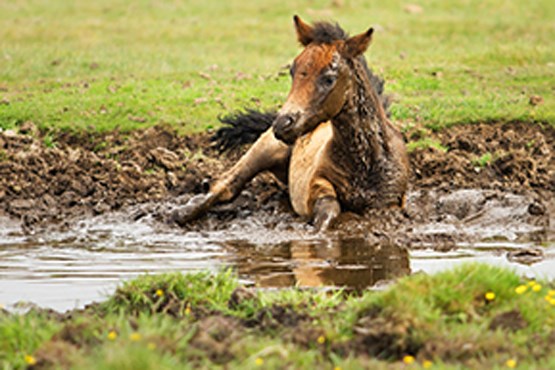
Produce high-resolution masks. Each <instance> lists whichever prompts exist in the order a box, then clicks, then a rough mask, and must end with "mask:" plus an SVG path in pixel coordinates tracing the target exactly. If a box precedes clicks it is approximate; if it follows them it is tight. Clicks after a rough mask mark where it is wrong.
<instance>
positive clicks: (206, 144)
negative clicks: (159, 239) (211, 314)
mask: <svg viewBox="0 0 555 370" xmlns="http://www.w3.org/2000/svg"><path fill="white" fill-rule="evenodd" d="M405 136H406V138H407V140H410V141H418V140H419V139H421V138H423V137H426V138H428V139H432V140H433V141H436V142H439V143H441V146H442V147H444V148H446V149H447V150H446V151H445V150H442V149H436V148H434V147H424V148H417V149H415V150H413V151H412V152H411V154H410V159H411V164H412V176H411V185H410V187H411V190H410V195H409V207H408V208H407V210H406V211H404V212H397V211H393V212H392V211H371V212H369V214H368V215H366V216H365V217H360V216H359V215H349V214H346V215H343V216H342V217H341V219H340V220H339V222H338V223H337V225H336V230H337V231H336V232H338V233H340V234H341V233H343V232H344V233H346V234H352V232H353V231H360V232H364V233H365V234H369V233H370V234H372V235H373V236H376V237H383V236H384V233H385V234H387V232H388V231H392V230H394V231H395V233H393V234H394V235H395V237H396V238H399V235H403V237H407V235H408V237H409V238H411V239H412V241H414V240H417V241H419V242H430V241H431V242H436V243H437V242H438V241H441V243H440V244H441V245H447V246H448V245H449V243H450V242H451V241H453V240H455V239H457V238H458V239H460V237H457V235H453V234H454V233H451V234H449V235H440V236H439V237H438V233H434V234H433V240H425V239H426V238H427V236H426V235H427V234H426V233H423V232H419V233H416V234H417V235H416V234H414V233H413V235H411V231H412V230H414V229H415V228H418V227H419V225H424V224H430V223H431V222H435V223H437V222H442V221H446V220H447V221H449V220H454V221H457V222H465V223H468V222H470V223H472V222H476V219H482V221H484V222H488V221H487V220H486V219H489V220H491V219H492V218H493V219H495V217H497V216H498V213H499V212H498V209H499V208H502V209H503V212H505V213H506V215H505V216H506V217H503V221H502V222H504V223H508V224H509V225H507V226H508V227H509V228H510V223H511V219H513V218H517V219H518V221H519V222H524V224H526V225H532V226H537V227H538V230H539V232H536V233H526V237H527V238H528V239H534V240H535V241H542V240H545V239H546V238H550V236H549V235H547V234H548V233H550V231H549V230H550V228H549V223H550V220H549V219H550V217H553V209H552V208H553V198H554V194H555V156H554V153H555V129H553V128H552V127H550V126H548V125H545V126H542V125H539V124H525V123H518V122H513V123H506V124H500V123H498V124H469V125H459V126H454V127H451V128H449V129H446V130H444V131H441V132H431V131H422V130H421V129H419V130H417V129H414V130H411V131H408V132H406V133H405ZM244 150H246V148H243V151H244ZM240 154H241V152H240V151H239V152H232V153H226V154H223V155H222V154H220V153H218V152H217V151H216V150H214V149H213V147H212V144H211V142H210V134H209V133H208V134H202V135H192V136H188V137H184V136H179V135H178V134H177V133H176V132H175V131H174V130H172V129H169V128H166V127H153V128H149V129H146V130H142V131H138V132H133V133H121V132H110V133H102V134H91V133H88V134H71V133H62V134H58V135H55V136H52V135H50V134H49V135H45V134H44V133H40V132H39V131H38V130H37V129H36V127H35V126H34V125H33V124H32V123H30V122H28V123H25V124H23V125H22V126H21V128H20V132H19V133H15V132H13V131H4V132H0V216H2V214H4V215H7V216H9V217H11V218H15V219H20V220H21V222H22V227H23V229H24V230H25V231H27V232H33V231H34V230H37V229H40V228H44V227H46V226H48V227H52V225H55V227H71V225H72V223H73V222H74V220H77V219H79V218H83V217H89V216H92V215H98V214H103V213H107V212H110V211H115V210H120V209H126V208H128V207H131V208H130V209H132V211H131V212H130V214H131V217H133V218H136V219H139V218H141V217H144V216H145V215H147V214H155V215H156V216H157V218H158V220H160V221H164V218H165V217H164V216H165V214H167V212H169V211H171V209H172V208H173V207H174V206H176V205H178V204H182V203H183V202H185V201H186V200H187V199H188V198H189V197H190V196H191V195H192V194H195V193H198V192H201V191H203V190H204V189H205V188H206V184H207V180H208V181H209V180H210V179H211V178H212V177H214V176H216V175H217V174H219V173H221V172H222V171H223V170H224V169H226V168H228V167H229V166H230V165H231V164H232V163H233V161H235V160H236V159H237V158H238V156H239V155H240ZM253 214H254V215H259V216H260V217H261V218H263V219H264V223H265V225H266V226H267V227H271V228H275V227H281V228H287V224H288V222H290V221H292V220H297V217H296V216H295V215H294V213H293V212H292V210H291V207H290V205H289V202H288V198H287V189H286V187H285V186H283V185H282V184H280V183H278V182H277V181H276V180H275V179H274V178H273V177H272V176H270V175H261V176H259V177H257V178H256V179H255V180H254V181H253V182H252V183H251V184H250V185H249V186H248V187H247V188H246V189H245V191H244V192H243V193H242V194H241V195H240V196H239V197H238V198H237V199H236V200H235V201H234V202H233V203H232V204H228V205H222V206H219V207H217V208H216V209H215V210H214V211H213V212H211V213H209V215H208V216H207V217H204V218H203V219H201V220H199V221H198V222H196V223H193V224H191V225H190V226H188V228H190V229H193V230H194V229H222V228H226V227H229V225H231V224H232V223H233V222H234V220H237V219H241V218H244V217H245V216H247V215H253ZM550 215H551V216H550ZM451 223H452V222H451ZM369 230H370V232H369ZM399 231H403V233H399ZM393 234H392V233H390V234H388V235H386V237H388V238H389V237H392V235H393ZM466 237H468V235H467V236H466ZM480 237H483V235H481V236H480ZM438 238H439V239H438ZM514 238H518V235H516V236H515V237H514ZM514 238H512V239H514Z"/></svg>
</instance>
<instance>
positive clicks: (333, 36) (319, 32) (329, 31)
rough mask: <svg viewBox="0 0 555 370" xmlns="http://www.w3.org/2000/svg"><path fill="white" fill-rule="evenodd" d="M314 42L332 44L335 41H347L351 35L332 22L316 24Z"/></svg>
mask: <svg viewBox="0 0 555 370" xmlns="http://www.w3.org/2000/svg"><path fill="white" fill-rule="evenodd" d="M312 38H313V40H312V42H315V43H317V44H331V43H333V42H334V41H339V40H347V39H348V38H349V34H348V33H347V32H345V31H344V30H343V28H341V26H339V24H337V23H335V24H333V23H330V22H316V23H314V24H313V25H312Z"/></svg>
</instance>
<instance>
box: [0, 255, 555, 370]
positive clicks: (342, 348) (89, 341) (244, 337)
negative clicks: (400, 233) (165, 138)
mask: <svg viewBox="0 0 555 370" xmlns="http://www.w3.org/2000/svg"><path fill="white" fill-rule="evenodd" d="M238 286H239V285H238V283H237V280H236V278H235V277H234V276H233V275H232V274H231V273H230V272H229V271H227V272H220V273H217V274H214V275H210V274H207V273H200V274H192V275H182V274H179V273H169V274H164V275H156V276H150V275H146V276H142V277H139V278H137V279H136V280H133V281H130V282H126V283H123V284H122V285H121V286H120V287H119V288H118V289H117V290H116V292H115V293H114V294H113V295H112V296H110V297H109V298H108V300H107V301H106V302H104V303H100V304H97V305H96V306H93V307H91V308H89V309H87V310H84V311H74V312H73V313H72V314H71V315H70V316H67V315H66V316H65V317H61V316H58V315H53V314H51V313H49V312H48V311H41V310H34V311H33V310H32V311H30V312H29V313H27V314H0V365H1V366H2V367H3V368H4V369H13V368H23V367H25V366H26V365H29V364H32V363H36V364H37V365H39V366H50V367H62V368H72V369H92V368H94V369H160V368H161V369H166V368H168V369H169V368H184V369H188V368H191V369H193V368H195V369H197V368H241V369H243V368H245V369H257V368H264V369H278V368H329V369H337V368H341V369H363V368H375V369H400V368H415V369H421V368H433V369H466V368H472V369H503V368H510V367H512V366H513V365H515V366H516V367H518V368H526V369H535V368H537V369H543V368H551V367H552V365H553V364H555V351H554V350H555V348H553V345H552V338H553V335H554V333H555V291H554V290H553V287H550V286H547V284H546V283H545V282H541V281H527V280H523V279H522V278H521V277H519V276H518V275H516V274H515V273H514V272H512V271H509V270H506V269H501V268H498V267H493V266H488V265H479V264H474V265H465V266H462V267H459V268H457V269H455V270H453V271H448V272H442V273H439V274H437V275H432V276H428V275H423V274H419V275H413V276H409V277H406V278H403V279H401V280H399V281H398V282H397V283H396V284H395V285H393V286H392V287H391V288H389V289H387V290H385V291H382V292H372V291H365V292H363V294H361V295H346V294H345V293H342V292H336V293H329V292H323V291H300V290H281V291H258V292H254V293H253V292H252V291H250V293H249V294H248V295H244V296H243V298H242V299H240V300H237V299H235V300H234V298H232V297H233V296H234V295H236V294H237V293H234V291H235V292H237V290H236V288H237V287H238ZM239 290H240V291H242V292H244V291H245V290H244V289H242V288H240V289H239ZM176 307H178V309H175V308H176ZM507 315H508V316H507ZM494 322H497V324H495V325H497V326H494Z"/></svg>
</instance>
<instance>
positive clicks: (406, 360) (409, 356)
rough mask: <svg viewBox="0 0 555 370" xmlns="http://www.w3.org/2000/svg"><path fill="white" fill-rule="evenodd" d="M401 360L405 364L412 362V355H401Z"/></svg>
mask: <svg viewBox="0 0 555 370" xmlns="http://www.w3.org/2000/svg"><path fill="white" fill-rule="evenodd" d="M403 362H404V363H405V364H407V365H411V364H413V363H414V356H411V355H406V356H405V357H403Z"/></svg>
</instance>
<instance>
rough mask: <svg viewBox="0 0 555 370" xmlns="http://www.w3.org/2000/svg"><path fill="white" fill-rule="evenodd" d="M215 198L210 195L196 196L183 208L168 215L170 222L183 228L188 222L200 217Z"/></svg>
mask: <svg viewBox="0 0 555 370" xmlns="http://www.w3.org/2000/svg"><path fill="white" fill-rule="evenodd" d="M214 200H215V197H214V194H212V193H206V194H197V195H195V196H194V197H192V198H191V199H189V201H188V202H187V204H185V205H184V206H183V207H180V208H177V209H175V210H174V211H173V212H171V214H170V221H171V222H174V223H176V224H178V225H179V226H185V225H187V224H188V223H189V222H191V221H194V220H196V219H198V218H199V217H201V216H202V215H203V214H204V213H205V212H206V211H207V210H208V209H209V208H210V207H211V206H212V204H213V203H214Z"/></svg>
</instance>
